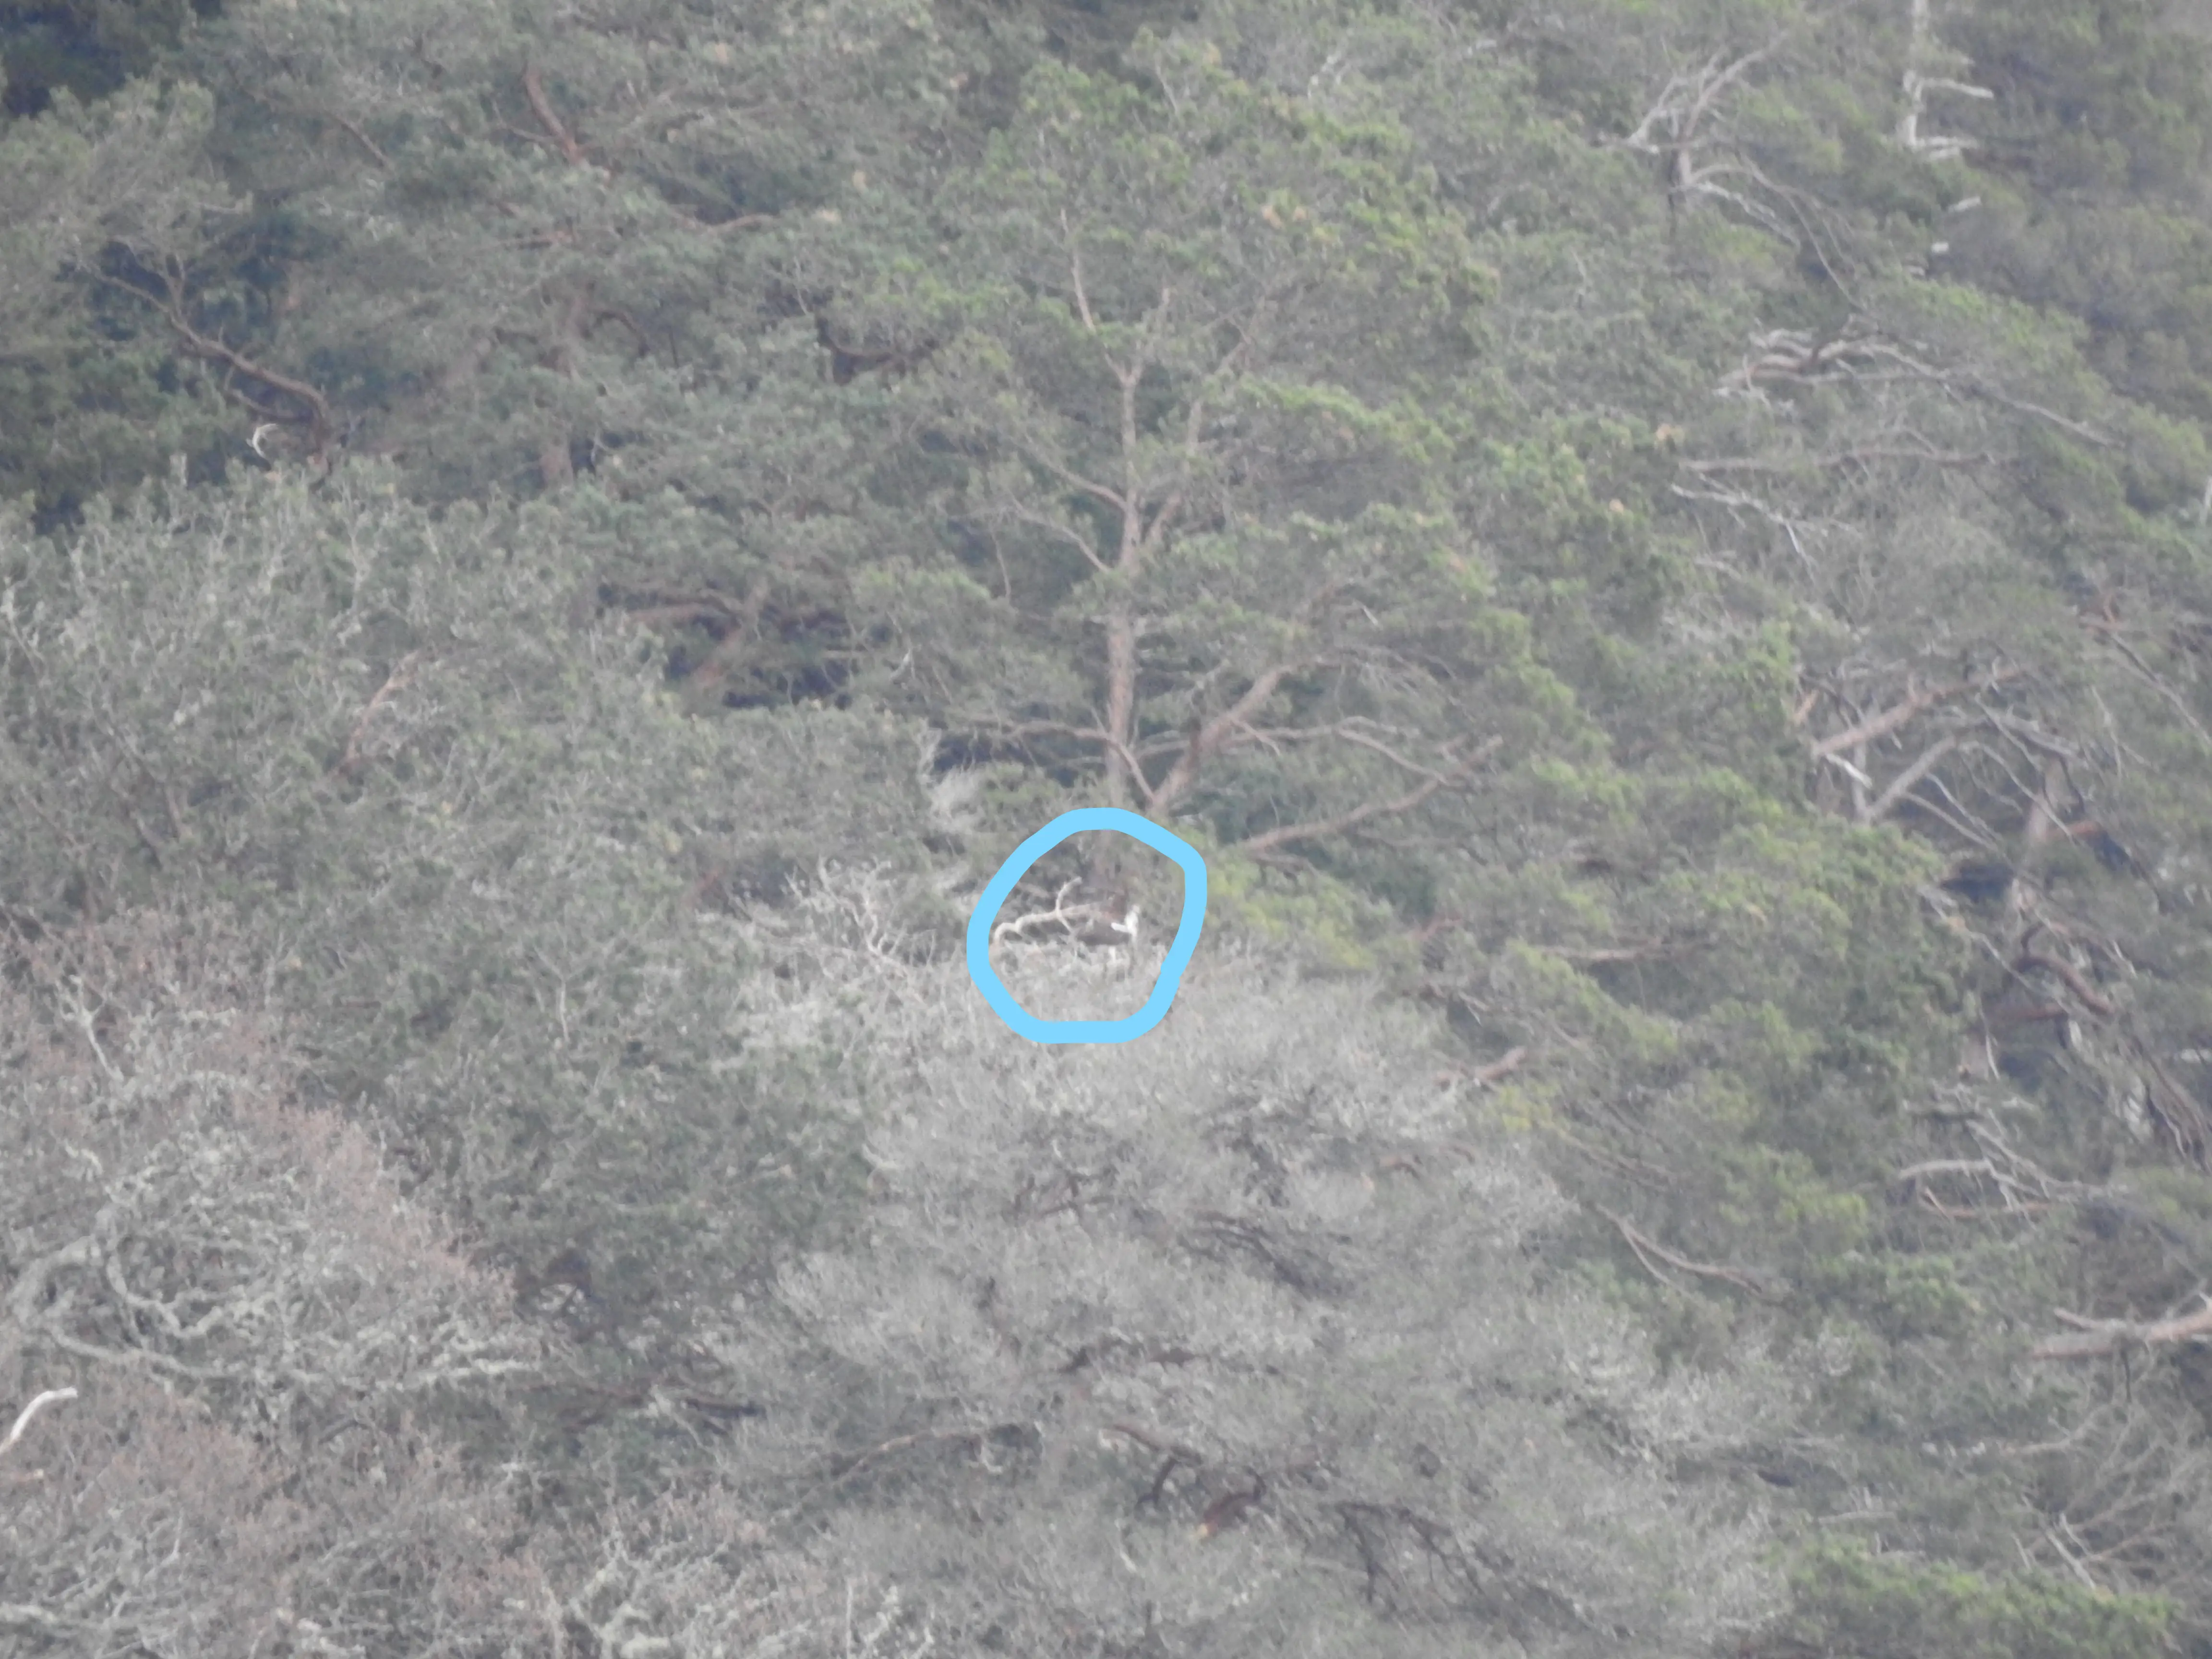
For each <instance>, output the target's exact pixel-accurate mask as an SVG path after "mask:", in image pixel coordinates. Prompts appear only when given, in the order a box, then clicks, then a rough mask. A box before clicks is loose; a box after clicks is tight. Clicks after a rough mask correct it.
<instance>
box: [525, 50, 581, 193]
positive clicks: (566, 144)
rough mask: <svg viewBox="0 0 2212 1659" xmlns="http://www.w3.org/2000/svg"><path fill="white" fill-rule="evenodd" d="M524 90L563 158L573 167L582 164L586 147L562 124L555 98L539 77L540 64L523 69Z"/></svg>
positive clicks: (534, 112)
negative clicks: (547, 91)
mask: <svg viewBox="0 0 2212 1659" xmlns="http://www.w3.org/2000/svg"><path fill="white" fill-rule="evenodd" d="M522 92H523V95H524V96H525V97H526V98H527V99H529V100H530V109H531V112H532V114H533V115H535V116H537V118H538V125H540V126H542V127H544V129H545V131H546V134H547V136H548V137H550V138H551V139H552V140H553V143H554V146H555V148H556V149H559V150H560V152H561V155H562V159H563V160H565V161H567V162H568V165H569V166H571V167H577V166H580V165H581V164H582V162H583V160H584V147H583V146H582V145H581V144H580V143H577V142H576V137H575V135H574V133H572V132H570V131H568V128H567V127H566V126H564V125H562V121H561V116H560V112H558V111H556V109H555V108H554V107H553V100H551V99H550V98H548V97H547V96H546V95H545V83H544V82H543V81H541V80H539V79H538V65H537V64H532V65H531V66H530V67H529V68H528V69H526V70H523V71H522Z"/></svg>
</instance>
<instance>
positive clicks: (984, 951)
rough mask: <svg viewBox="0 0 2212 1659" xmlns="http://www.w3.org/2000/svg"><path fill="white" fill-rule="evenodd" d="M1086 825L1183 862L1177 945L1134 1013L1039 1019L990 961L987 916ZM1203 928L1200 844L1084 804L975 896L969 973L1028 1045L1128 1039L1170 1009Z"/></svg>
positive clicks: (1031, 842)
mask: <svg viewBox="0 0 2212 1659" xmlns="http://www.w3.org/2000/svg"><path fill="white" fill-rule="evenodd" d="M1085 829H1112V830H1115V831H1118V832H1119V833H1120V834H1121V835H1124V836H1129V837H1130V838H1131V839H1132V840H1134V841H1140V842H1144V844H1145V845H1146V846H1147V847H1149V848H1152V850H1153V851H1154V852H1156V853H1164V854H1167V856H1168V857H1170V858H1171V859H1173V860H1175V861H1176V863H1177V864H1179V865H1181V866H1182V921H1181V923H1179V924H1178V925H1177V926H1176V936H1175V944H1174V945H1171V946H1170V948H1169V951H1168V956H1167V960H1166V961H1165V962H1164V963H1161V964H1160V976H1159V979H1158V982H1156V983H1155V984H1154V985H1153V987H1152V995H1151V997H1150V998H1148V999H1147V1000H1146V1003H1145V1006H1143V1007H1141V1008H1139V1009H1138V1010H1137V1012H1135V1013H1133V1014H1131V1015H1130V1016H1129V1017H1128V1018H1126V1019H1039V1018H1037V1017H1036V1015H1034V1014H1032V1013H1030V1012H1029V1010H1027V1009H1026V1008H1024V1007H1023V1006H1022V1005H1021V1004H1020V1003H1018V1002H1017V1001H1015V1000H1014V997H1013V993H1012V992H1011V991H1009V990H1007V989H1006V986H1005V984H1004V983H1003V982H1002V981H1000V978H999V975H998V971H997V970H996V969H994V968H993V967H992V966H991V921H992V918H993V917H994V916H996V915H998V914H999V907H1000V905H1002V904H1004V903H1005V902H1006V896H1007V895H1008V894H1009V893H1011V892H1012V891H1013V890H1014V884H1015V883H1016V882H1018V881H1019V880H1020V879H1021V878H1023V877H1024V876H1025V875H1027V874H1028V873H1029V870H1030V866H1031V865H1033V864H1035V863H1036V861H1037V860H1039V859H1041V858H1042V857H1043V856H1044V855H1045V854H1047V853H1049V852H1050V851H1052V849H1053V848H1055V847H1057V846H1059V845H1060V842H1064V841H1066V839H1067V838H1068V837H1069V836H1076V835H1080V834H1082V833H1083V831H1085ZM1205 925H1206V860H1204V859H1203V858H1200V856H1199V854H1198V849H1197V848H1194V847H1193V846H1192V845H1191V844H1190V843H1189V842H1187V841H1184V840H1183V839H1182V837H1181V836H1176V835H1174V834H1172V833H1170V831H1168V830H1165V829H1161V828H1160V826H1159V825H1158V824H1157V823H1153V822H1152V820H1151V819H1149V818H1145V817H1139V816H1138V815H1137V814H1136V813H1134V812H1125V811H1122V810H1121V808H1120V807H1118V806H1086V807H1085V808H1084V809H1083V810H1082V811H1077V812H1063V813H1061V814H1060V816H1059V817H1056V818H1054V820H1053V821H1052V822H1051V823H1048V824H1047V825H1045V827H1044V828H1043V829H1040V830H1038V831H1037V832H1036V834H1035V835H1034V836H1030V838H1029V839H1028V840H1027V841H1025V842H1023V843H1022V844H1021V845H1020V846H1019V847H1017V848H1014V852H1013V856H1012V858H1010V859H1008V860H1006V862H1005V863H1004V864H1002V865H1000V866H999V873H998V874H997V875H995V876H994V877H992V878H991V884H990V885H989V886H987V887H986V888H985V889H984V890H983V896H982V897H981V898H980V899H978V900H976V901H975V915H971V916H969V918H968V977H969V978H970V979H972V980H974V981H975V988H976V989H977V990H979V991H981V993H982V994H983V1000H984V1001H986V1002H987V1003H989V1004H990V1005H991V1011H992V1012H994V1013H995V1014H997V1015H998V1017H999V1018H1000V1019H1003V1020H1004V1021H1006V1026H1007V1029H1008V1030H1011V1031H1012V1032H1013V1034H1014V1035H1015V1036H1024V1037H1027V1038H1028V1039H1029V1040H1030V1042H1127V1041H1128V1040H1129V1039H1130V1038H1131V1037H1139V1036H1144V1034H1145V1033H1146V1032H1147V1031H1149V1030H1152V1027H1153V1026H1155V1025H1157V1024H1159V1023H1160V1021H1161V1020H1162V1019H1164V1018H1166V1015H1167V1012H1168V1006H1169V1005H1170V1003H1172V1002H1173V1001H1174V1000H1175V994H1176V986H1177V985H1178V984H1180V983H1181V982H1182V970H1183V969H1185V968H1186V967H1188V965H1189V963H1190V958H1191V954H1192V953H1193V952H1194V951H1196V950H1197V949H1198V935H1199V930H1200V928H1202V927H1205Z"/></svg>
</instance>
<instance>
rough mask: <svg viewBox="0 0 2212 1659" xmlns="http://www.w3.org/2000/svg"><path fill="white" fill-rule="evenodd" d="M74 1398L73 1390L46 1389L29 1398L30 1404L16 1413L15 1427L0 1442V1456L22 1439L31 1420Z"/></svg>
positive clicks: (74, 1390)
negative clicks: (48, 1409)
mask: <svg viewBox="0 0 2212 1659" xmlns="http://www.w3.org/2000/svg"><path fill="white" fill-rule="evenodd" d="M74 1399H76V1389H46V1391H45V1392H44V1393H41V1394H37V1395H33V1396H32V1397H31V1403H30V1404H29V1405H27V1406H26V1407H23V1409H22V1410H21V1412H19V1413H16V1416H15V1427H14V1428H12V1429H10V1430H9V1431H8V1437H7V1438H6V1439H5V1440H0V1456H5V1455H7V1453H8V1452H9V1449H11V1448H12V1447H13V1446H14V1445H15V1443H16V1442H17V1441H18V1440H21V1438H22V1437H23V1431H24V1430H26V1429H27V1428H29V1427H30V1426H31V1419H33V1418H34V1417H36V1416H37V1415H38V1414H39V1413H40V1412H42V1411H44V1410H46V1407H49V1406H58V1405H59V1404H61V1403H62V1402H63V1401H65V1400H74Z"/></svg>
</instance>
